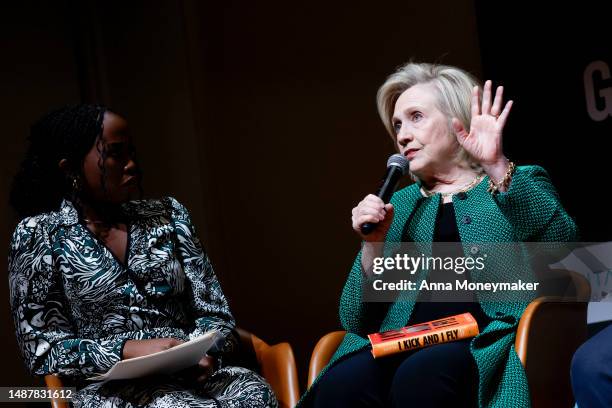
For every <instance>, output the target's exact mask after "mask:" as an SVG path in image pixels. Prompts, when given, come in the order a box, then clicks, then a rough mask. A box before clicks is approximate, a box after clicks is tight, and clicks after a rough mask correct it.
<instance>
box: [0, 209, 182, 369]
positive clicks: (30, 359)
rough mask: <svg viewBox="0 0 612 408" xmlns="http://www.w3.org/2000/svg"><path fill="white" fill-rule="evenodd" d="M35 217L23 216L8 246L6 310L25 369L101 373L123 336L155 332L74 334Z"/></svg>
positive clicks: (45, 239)
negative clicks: (99, 335)
mask: <svg viewBox="0 0 612 408" xmlns="http://www.w3.org/2000/svg"><path fill="white" fill-rule="evenodd" d="M38 221H39V220H38V219H37V218H26V219H25V220H23V221H22V222H21V223H19V225H18V226H17V228H16V229H15V232H14V234H13V237H12V241H11V246H10V250H9V263H8V268H9V286H10V297H11V299H10V302H11V310H12V314H13V320H14V322H15V327H16V330H15V333H16V335H17V343H18V345H19V347H20V349H21V353H22V354H23V357H24V360H25V364H26V367H27V368H28V370H29V372H30V373H31V374H34V375H45V374H50V373H57V374H60V375H63V376H70V377H74V378H79V377H87V376H91V375H93V374H98V373H104V372H106V371H108V370H109V369H110V368H111V367H112V366H113V365H114V364H115V363H116V362H118V361H119V360H121V353H122V350H123V345H124V343H125V342H126V341H127V340H128V339H143V338H150V337H156V336H155V333H153V332H147V333H145V332H142V331H134V332H125V333H119V334H115V335H111V336H108V337H102V338H97V339H85V338H80V337H79V336H78V335H77V333H75V330H74V326H73V324H72V321H71V316H70V313H69V305H68V300H67V299H66V297H65V295H64V291H63V286H62V279H61V271H60V270H58V269H57V268H56V267H55V266H54V264H53V256H52V249H51V244H50V240H49V236H48V234H47V233H46V231H45V229H44V228H43V226H42V223H40V222H38ZM177 335H179V336H180V334H179V333H177Z"/></svg>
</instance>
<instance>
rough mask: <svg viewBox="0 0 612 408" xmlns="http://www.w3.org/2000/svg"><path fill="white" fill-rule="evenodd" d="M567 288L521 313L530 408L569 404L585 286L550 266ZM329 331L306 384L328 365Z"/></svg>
mask: <svg viewBox="0 0 612 408" xmlns="http://www.w3.org/2000/svg"><path fill="white" fill-rule="evenodd" d="M551 275H552V276H553V277H555V278H556V279H557V280H558V281H559V282H564V283H563V285H564V286H565V287H567V288H571V289H570V290H569V291H568V293H566V294H564V296H543V297H538V298H537V299H535V300H534V301H532V302H531V303H530V304H529V305H528V306H527V308H526V309H525V312H524V313H523V315H522V316H521V320H520V321H519V325H518V329H517V332H516V340H515V342H514V347H515V349H516V353H517V354H518V357H519V359H520V360H521V363H522V364H523V366H524V367H525V371H526V373H527V381H528V382H529V389H530V392H531V404H532V407H533V408H549V407H550V408H559V407H571V406H573V403H574V402H573V401H574V400H573V394H572V387H571V383H570V374H569V373H570V364H571V361H572V356H573V355H574V352H575V351H576V349H577V348H578V347H579V346H580V345H581V344H582V343H583V342H584V341H585V340H586V337H587V327H586V313H587V302H588V299H589V297H590V293H591V291H590V285H589V283H588V281H587V280H586V279H585V278H584V277H583V276H582V275H580V274H578V273H576V272H573V271H566V270H552V271H551V272H550V274H549V277H550V276H551ZM345 334H346V332H345V331H334V332H331V333H328V334H326V335H325V336H323V337H322V338H321V339H320V340H319V342H318V343H317V344H316V346H315V348H314V350H313V352H312V356H311V358H310V365H309V369H308V387H309V388H310V386H311V385H312V383H313V382H314V380H315V379H316V378H317V376H318V375H319V373H320V372H321V370H322V369H323V368H324V367H325V366H326V365H327V364H328V363H329V361H330V359H331V357H332V356H333V354H334V353H335V351H336V349H337V348H338V346H339V345H340V343H342V340H343V339H344V335H345Z"/></svg>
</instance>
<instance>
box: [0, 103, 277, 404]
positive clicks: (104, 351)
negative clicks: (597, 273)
mask: <svg viewBox="0 0 612 408" xmlns="http://www.w3.org/2000/svg"><path fill="white" fill-rule="evenodd" d="M29 140H30V146H29V149H28V151H27V153H26V157H25V160H24V161H23V164H22V166H21V169H20V170H19V172H18V174H17V176H16V177H15V179H14V183H13V189H12V192H11V204H12V206H13V207H14V208H15V210H16V211H17V213H18V214H19V216H20V217H21V218H22V220H21V222H19V224H18V225H17V227H16V229H15V232H14V234H13V238H12V242H11V248H10V254H9V273H10V275H9V283H10V294H11V308H12V312H13V317H14V321H15V325H16V335H17V341H18V344H19V346H20V348H21V352H22V354H23V357H24V360H25V363H26V366H27V368H28V369H29V371H30V372H31V373H32V374H35V375H46V374H57V375H60V376H62V377H67V378H69V379H70V380H71V382H74V383H75V384H76V387H77V392H76V395H74V399H73V403H74V405H75V406H77V407H102V406H105V407H106V406H117V407H137V406H138V407H140V406H147V407H206V408H208V407H210V408H212V407H255V408H257V407H276V406H277V405H278V403H277V401H276V399H275V397H274V394H273V392H272V391H271V389H270V387H269V385H268V384H267V383H266V382H265V380H264V379H263V378H262V377H260V376H259V375H257V374H256V373H254V372H252V371H250V370H247V369H245V368H241V367H235V366H231V365H223V356H224V355H227V353H229V352H231V351H232V349H233V348H234V346H235V345H236V341H237V338H236V335H235V332H234V330H233V329H234V326H235V322H234V318H233V317H232V315H231V313H230V310H229V307H228V303H227V301H226V299H225V297H224V295H223V292H222V291H221V288H220V286H219V283H218V281H217V278H216V276H215V274H214V272H213V269H212V266H211V264H210V261H209V259H208V257H207V255H206V253H205V252H204V249H203V248H202V245H201V244H200V241H199V240H198V238H197V236H196V233H195V229H194V226H193V224H192V222H191V218H190V216H189V213H188V212H187V210H186V209H185V207H184V206H183V205H181V204H180V203H179V202H177V201H176V200H175V199H174V198H171V197H166V198H162V199H159V200H143V199H141V195H142V194H141V188H140V171H139V169H138V165H137V163H136V160H135V157H134V149H133V146H132V143H131V138H130V136H129V133H128V127H127V122H126V121H125V119H124V118H123V117H121V116H120V115H118V114H116V113H114V112H112V111H110V110H108V109H106V108H105V107H102V106H95V105H76V106H68V107H65V108H62V109H59V110H56V111H53V112H51V113H49V114H48V115H46V116H45V117H43V118H42V119H41V120H40V121H39V122H37V123H36V124H35V125H34V126H33V127H32V130H31V135H30V138H29ZM135 198H138V199H137V200H134V199H135ZM209 330H217V331H219V332H220V333H221V334H222V335H223V339H224V340H223V341H222V342H220V343H219V345H218V347H216V348H215V349H213V350H212V351H211V352H210V355H206V356H205V357H203V358H202V360H201V361H200V363H199V365H198V366H196V367H193V368H191V369H188V370H185V371H183V372H181V373H178V374H177V375H173V376H163V377H150V378H146V379H139V380H133V381H129V380H123V381H111V382H108V383H104V384H102V383H91V382H87V381H85V379H86V378H88V377H92V376H93V375H95V374H99V373H104V372H106V371H108V370H109V369H110V368H111V367H112V366H113V365H114V364H115V363H116V362H118V361H120V360H122V359H128V358H133V357H138V356H144V355H147V354H151V353H155V352H158V351H162V350H165V349H168V348H170V347H173V346H175V345H177V344H180V343H182V342H184V341H188V340H190V339H192V338H195V337H198V336H199V335H201V334H202V333H204V332H207V331H209Z"/></svg>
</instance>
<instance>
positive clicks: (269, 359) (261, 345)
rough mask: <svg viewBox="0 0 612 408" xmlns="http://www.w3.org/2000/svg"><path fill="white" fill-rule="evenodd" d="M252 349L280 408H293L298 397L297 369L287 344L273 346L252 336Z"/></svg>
mask: <svg viewBox="0 0 612 408" xmlns="http://www.w3.org/2000/svg"><path fill="white" fill-rule="evenodd" d="M252 338H253V348H254V349H255V353H256V355H257V362H258V363H259V367H260V370H261V375H262V376H263V377H264V378H265V379H266V381H268V383H270V386H271V387H272V389H273V390H274V393H275V394H276V397H277V398H278V403H279V405H280V407H281V408H293V407H294V406H295V405H296V404H297V402H298V399H299V397H300V390H299V382H298V377H297V368H296V365H295V357H294V355H293V349H292V348H291V345H290V344H289V343H279V344H275V345H273V346H270V345H268V344H266V343H265V342H264V341H263V340H261V339H260V338H258V337H257V336H255V335H253V337H252Z"/></svg>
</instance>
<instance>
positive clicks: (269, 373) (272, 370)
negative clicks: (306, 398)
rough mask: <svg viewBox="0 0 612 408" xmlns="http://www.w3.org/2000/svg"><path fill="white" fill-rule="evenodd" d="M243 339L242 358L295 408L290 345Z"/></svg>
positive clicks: (243, 335)
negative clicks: (252, 363)
mask: <svg viewBox="0 0 612 408" xmlns="http://www.w3.org/2000/svg"><path fill="white" fill-rule="evenodd" d="M236 331H237V332H238V334H239V336H240V343H241V347H242V354H243V355H244V356H243V357H244V358H245V360H247V361H248V360H252V361H253V362H254V364H255V365H256V367H254V368H258V372H259V373H260V374H261V375H262V376H263V377H264V378H265V379H266V381H268V383H269V384H270V386H271V387H272V390H273V391H274V394H275V395H276V398H277V399H278V402H279V406H280V407H281V408H293V407H294V406H295V405H296V404H297V401H298V399H299V395H300V392H299V386H298V378H297V369H296V365H295V358H294V356H293V349H292V348H291V345H290V344H289V343H278V344H275V345H272V346H271V345H269V344H267V343H266V342H265V341H263V340H262V339H260V338H259V337H257V336H255V335H254V334H252V333H249V332H248V331H246V330H242V329H237V330H236ZM45 383H46V384H47V388H48V389H51V390H52V389H57V388H61V387H63V386H64V382H63V381H62V378H61V377H59V376H57V375H54V374H49V375H46V376H45ZM51 406H52V407H53V408H68V406H69V405H68V403H67V402H65V401H61V400H59V399H53V400H51Z"/></svg>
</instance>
